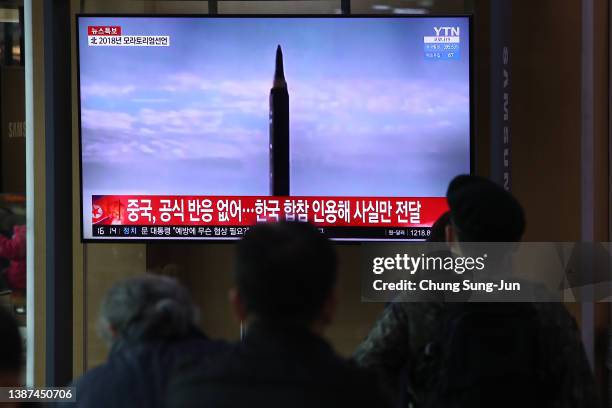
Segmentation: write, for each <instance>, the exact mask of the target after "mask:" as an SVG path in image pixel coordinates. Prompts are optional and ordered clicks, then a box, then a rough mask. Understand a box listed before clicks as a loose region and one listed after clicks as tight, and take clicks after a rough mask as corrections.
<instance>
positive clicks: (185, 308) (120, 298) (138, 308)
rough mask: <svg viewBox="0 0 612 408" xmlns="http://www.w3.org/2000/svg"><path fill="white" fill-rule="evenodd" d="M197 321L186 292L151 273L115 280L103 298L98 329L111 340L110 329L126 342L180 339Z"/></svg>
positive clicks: (165, 278) (174, 282)
mask: <svg viewBox="0 0 612 408" xmlns="http://www.w3.org/2000/svg"><path fill="white" fill-rule="evenodd" d="M196 321H197V312H196V308H195V307H194V305H193V303H192V301H191V298H190V296H189V293H188V292H187V290H186V289H185V288H184V287H183V286H181V285H180V284H179V283H178V282H177V281H176V280H174V279H172V278H169V277H166V276H159V275H153V274H144V275H141V276H137V277H133V278H128V279H125V280H123V281H120V282H118V283H116V284H115V285H114V286H113V287H112V288H111V289H110V290H109V291H108V292H107V293H106V296H105V297H104V300H103V301H102V308H101V313H100V329H101V332H102V333H101V334H102V336H103V337H104V338H106V339H107V340H109V341H111V342H112V341H113V336H112V333H111V332H112V331H114V332H115V333H116V334H117V335H118V336H119V337H120V338H122V339H125V340H129V341H143V340H151V339H166V338H180V337H182V336H185V335H187V334H188V333H189V332H190V331H191V330H192V328H193V327H194V325H195V324H196Z"/></svg>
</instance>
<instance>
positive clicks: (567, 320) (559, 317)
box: [533, 302, 578, 330]
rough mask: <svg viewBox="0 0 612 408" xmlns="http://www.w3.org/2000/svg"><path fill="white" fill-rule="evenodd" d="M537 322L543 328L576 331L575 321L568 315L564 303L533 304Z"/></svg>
mask: <svg viewBox="0 0 612 408" xmlns="http://www.w3.org/2000/svg"><path fill="white" fill-rule="evenodd" d="M533 308H534V309H535V311H536V313H537V315H538V319H539V322H540V324H541V325H542V326H544V327H559V328H563V329H570V330H573V329H577V327H578V326H577V324H576V320H575V319H574V317H573V316H572V315H571V314H570V313H569V311H568V310H567V307H566V306H565V304H564V303H559V302H539V303H538V302H537V303H533Z"/></svg>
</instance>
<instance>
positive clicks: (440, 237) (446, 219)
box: [427, 211, 451, 242]
mask: <svg viewBox="0 0 612 408" xmlns="http://www.w3.org/2000/svg"><path fill="white" fill-rule="evenodd" d="M450 216H451V214H450V211H447V212H445V213H444V214H442V215H441V216H440V217H439V218H438V219H437V220H436V222H434V224H433V225H432V226H431V234H429V238H427V242H445V241H446V226H447V225H448V224H449V223H450Z"/></svg>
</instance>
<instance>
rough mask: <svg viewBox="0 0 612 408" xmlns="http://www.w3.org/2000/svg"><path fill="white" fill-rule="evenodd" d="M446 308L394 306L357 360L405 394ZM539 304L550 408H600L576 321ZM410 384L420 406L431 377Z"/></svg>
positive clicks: (434, 304)
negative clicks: (405, 375)
mask: <svg viewBox="0 0 612 408" xmlns="http://www.w3.org/2000/svg"><path fill="white" fill-rule="evenodd" d="M444 305H445V304H444V303H440V302H429V303H427V302H422V303H414V302H413V303H392V304H390V305H389V306H388V307H387V308H386V309H385V311H384V312H383V314H382V316H381V317H380V319H379V320H378V321H377V322H376V324H375V326H374V328H373V329H372V331H371V332H370V333H369V335H368V336H367V337H366V339H365V340H364V342H363V343H362V344H361V345H360V346H359V347H358V349H357V351H356V352H355V355H354V359H355V360H356V362H357V363H358V364H359V365H361V366H364V367H367V368H372V369H375V370H378V371H379V372H380V374H381V375H382V377H383V381H384V383H385V384H386V385H387V386H388V388H389V390H390V392H392V393H393V394H394V395H396V396H399V395H400V388H399V387H400V384H401V382H402V380H401V379H400V378H403V377H402V373H403V372H404V371H403V370H404V369H406V370H408V371H412V370H418V367H416V365H418V362H419V361H420V355H421V354H422V353H423V350H424V348H425V346H426V345H427V344H428V343H429V342H431V341H432V339H433V337H434V335H435V333H436V330H437V329H438V326H437V323H438V322H439V321H440V316H441V313H442V311H443V308H444ZM534 305H535V308H536V310H537V313H538V315H539V318H538V319H539V321H540V323H541V327H542V331H541V333H542V336H543V337H544V338H543V339H542V341H543V343H544V344H545V345H546V346H547V347H546V348H547V350H549V353H550V355H549V356H548V357H549V358H547V359H546V360H547V361H549V363H548V367H545V368H544V370H545V371H546V372H545V373H544V375H546V376H547V380H548V383H549V384H550V385H549V387H550V388H551V390H550V391H549V393H550V398H549V401H550V404H549V405H548V406H549V407H554V408H570V407H572V408H582V407H589V408H590V407H597V406H598V402H597V397H596V391H595V382H594V379H593V375H592V372H591V369H590V367H589V364H588V362H587V359H586V355H585V352H584V348H583V346H582V341H581V339H580V335H579V332H578V329H577V326H576V323H575V321H574V319H573V318H572V317H571V315H570V314H569V313H568V312H567V310H566V308H565V307H564V305H563V304H560V303H536V304H534ZM483 306H484V305H483ZM555 357H556V358H555ZM417 372H418V371H417ZM413 377H414V376H413ZM422 380H423V379H422ZM406 381H407V382H408V383H407V384H402V386H405V387H406V391H407V393H408V395H409V396H410V400H411V401H414V403H415V405H416V406H418V404H419V402H422V401H423V397H424V394H425V391H426V390H425V389H424V388H425V386H424V385H423V383H425V381H426V379H425V381H423V383H421V382H420V381H419V382H418V383H417V382H415V381H414V380H412V381H408V380H406Z"/></svg>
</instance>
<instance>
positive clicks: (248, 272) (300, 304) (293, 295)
mask: <svg viewBox="0 0 612 408" xmlns="http://www.w3.org/2000/svg"><path fill="white" fill-rule="evenodd" d="M336 278H337V270H336V253H335V250H334V248H333V246H332V245H331V243H330V242H329V240H328V239H327V238H325V237H324V236H323V235H322V234H321V233H320V232H319V231H318V230H317V229H316V228H315V227H313V226H312V225H310V224H307V223H302V222H286V221H283V222H278V223H271V224H259V225H256V226H254V227H252V228H251V229H250V230H249V231H248V232H247V234H246V235H245V237H244V238H243V239H242V240H241V241H240V242H239V243H238V245H237V257H236V267H235V280H236V285H237V288H238V291H239V293H240V296H241V298H242V301H243V302H244V306H245V308H246V310H247V312H248V313H252V314H254V315H255V316H257V317H258V318H261V319H265V320H280V321H294V322H298V323H309V322H312V321H314V320H316V319H317V318H318V317H319V316H320V313H321V311H322V308H323V305H324V303H325V301H326V300H327V299H328V298H329V296H330V295H331V292H332V291H333V289H334V287H335V284H336Z"/></svg>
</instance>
